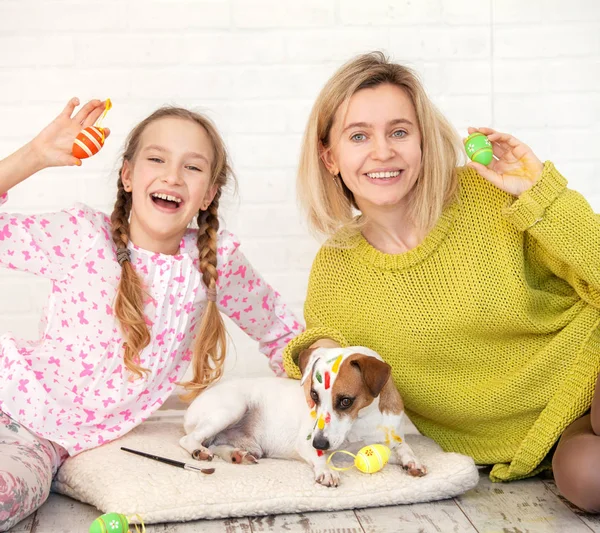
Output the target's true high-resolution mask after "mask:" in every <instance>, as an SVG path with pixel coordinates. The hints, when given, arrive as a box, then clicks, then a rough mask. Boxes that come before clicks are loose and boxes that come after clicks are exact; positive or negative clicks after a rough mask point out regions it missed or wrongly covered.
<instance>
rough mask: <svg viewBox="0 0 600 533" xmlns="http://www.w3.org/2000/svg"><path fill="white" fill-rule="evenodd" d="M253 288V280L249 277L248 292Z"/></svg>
mask: <svg viewBox="0 0 600 533" xmlns="http://www.w3.org/2000/svg"><path fill="white" fill-rule="evenodd" d="M253 290H254V280H253V279H251V280H250V281H248V292H252V291H253Z"/></svg>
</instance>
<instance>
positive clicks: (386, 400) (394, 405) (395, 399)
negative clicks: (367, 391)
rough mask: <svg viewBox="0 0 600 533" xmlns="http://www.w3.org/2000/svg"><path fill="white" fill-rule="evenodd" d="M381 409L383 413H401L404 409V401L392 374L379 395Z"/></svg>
mask: <svg viewBox="0 0 600 533" xmlns="http://www.w3.org/2000/svg"><path fill="white" fill-rule="evenodd" d="M379 411H380V412H381V413H383V414H387V413H391V414H394V415H399V414H400V413H401V412H402V411H404V402H403V401H402V396H400V393H399V392H398V389H397V388H396V385H395V383H394V380H393V378H392V377H391V376H390V379H389V380H388V382H387V383H386V384H385V385H384V387H383V389H382V390H381V394H380V395H379Z"/></svg>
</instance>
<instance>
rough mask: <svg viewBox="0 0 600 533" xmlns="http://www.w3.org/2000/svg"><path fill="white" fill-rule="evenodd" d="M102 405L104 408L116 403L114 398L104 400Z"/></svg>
mask: <svg viewBox="0 0 600 533" xmlns="http://www.w3.org/2000/svg"><path fill="white" fill-rule="evenodd" d="M102 403H103V404H104V407H108V406H109V405H110V404H111V403H115V401H114V400H113V399H112V398H107V399H106V400H102Z"/></svg>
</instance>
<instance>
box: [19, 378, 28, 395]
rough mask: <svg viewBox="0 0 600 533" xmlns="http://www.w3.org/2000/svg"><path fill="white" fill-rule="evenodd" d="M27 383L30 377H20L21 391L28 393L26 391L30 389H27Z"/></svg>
mask: <svg viewBox="0 0 600 533" xmlns="http://www.w3.org/2000/svg"><path fill="white" fill-rule="evenodd" d="M27 383H29V380H28V379H20V380H19V387H18V389H19V390H20V391H21V392H25V393H26V392H28V391H27V387H26V385H27Z"/></svg>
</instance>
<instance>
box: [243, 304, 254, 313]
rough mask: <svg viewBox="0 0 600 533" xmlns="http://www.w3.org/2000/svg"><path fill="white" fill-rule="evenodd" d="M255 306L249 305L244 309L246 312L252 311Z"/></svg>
mask: <svg viewBox="0 0 600 533" xmlns="http://www.w3.org/2000/svg"><path fill="white" fill-rule="evenodd" d="M252 309H253V307H252V306H251V305H249V306H248V307H246V309H244V313H249V312H250V311H252Z"/></svg>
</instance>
